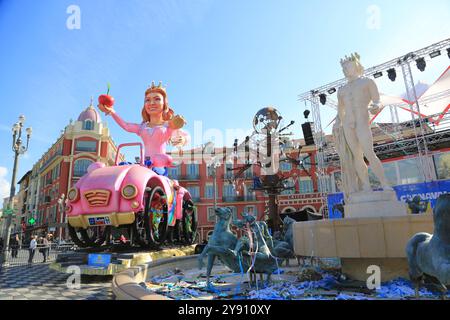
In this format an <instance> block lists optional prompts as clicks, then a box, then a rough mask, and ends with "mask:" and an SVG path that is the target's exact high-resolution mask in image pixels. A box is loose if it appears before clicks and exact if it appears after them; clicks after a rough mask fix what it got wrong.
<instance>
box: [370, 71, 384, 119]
mask: <svg viewBox="0 0 450 320" xmlns="http://www.w3.org/2000/svg"><path fill="white" fill-rule="evenodd" d="M369 93H370V99H371V100H372V104H371V107H370V108H369V111H370V113H372V114H373V115H375V114H377V113H378V112H379V111H380V108H381V98H380V93H379V92H378V87H377V84H376V83H375V81H374V80H372V79H369Z"/></svg>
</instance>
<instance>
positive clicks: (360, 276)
mask: <svg viewBox="0 0 450 320" xmlns="http://www.w3.org/2000/svg"><path fill="white" fill-rule="evenodd" d="M418 232H428V233H433V216H432V215H431V214H424V215H405V216H397V217H378V218H345V219H337V220H320V221H307V222H297V223H295V224H294V251H295V255H297V256H307V257H318V258H333V257H337V258H340V260H341V268H342V269H341V270H342V272H343V273H344V274H346V275H347V276H349V277H351V278H352V279H355V280H360V281H366V280H367V278H368V277H369V276H370V275H371V274H372V272H373V271H372V272H369V273H368V267H369V266H372V265H376V266H379V267H380V269H381V270H380V271H381V281H383V282H384V281H390V280H393V279H395V278H398V277H403V278H408V265H407V260H406V252H405V248H406V244H407V242H408V240H409V239H410V238H411V237H412V236H413V235H415V234H416V233H418Z"/></svg>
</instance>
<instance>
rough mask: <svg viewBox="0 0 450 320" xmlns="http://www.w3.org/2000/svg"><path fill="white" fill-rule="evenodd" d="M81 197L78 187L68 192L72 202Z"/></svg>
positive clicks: (68, 197)
mask: <svg viewBox="0 0 450 320" xmlns="http://www.w3.org/2000/svg"><path fill="white" fill-rule="evenodd" d="M79 198H80V193H79V192H78V189H77V188H70V190H69V193H67V199H69V201H70V202H75V201H78V199H79Z"/></svg>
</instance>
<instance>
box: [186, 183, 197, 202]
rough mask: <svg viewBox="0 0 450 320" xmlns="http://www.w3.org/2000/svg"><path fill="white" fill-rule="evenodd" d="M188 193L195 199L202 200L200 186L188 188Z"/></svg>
mask: <svg viewBox="0 0 450 320" xmlns="http://www.w3.org/2000/svg"><path fill="white" fill-rule="evenodd" d="M186 189H187V191H189V193H190V194H191V197H192V198H193V199H199V198H200V187H199V186H188V187H186Z"/></svg>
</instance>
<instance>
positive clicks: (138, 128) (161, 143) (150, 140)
mask: <svg viewBox="0 0 450 320" xmlns="http://www.w3.org/2000/svg"><path fill="white" fill-rule="evenodd" d="M111 116H112V117H113V119H114V120H115V121H116V122H117V124H118V125H119V126H121V127H122V129H124V130H125V131H128V132H132V133H135V134H137V135H138V136H139V137H141V139H142V141H143V142H144V149H145V153H144V154H145V157H146V158H147V157H150V159H151V161H152V162H153V166H154V167H173V159H172V157H171V156H169V155H168V154H166V146H167V142H168V141H169V139H170V138H171V137H177V136H183V137H184V138H185V144H187V143H188V141H189V134H188V133H187V132H185V131H183V130H181V129H172V128H170V127H169V125H168V124H167V122H166V123H164V124H163V125H160V126H156V127H153V128H150V127H148V126H147V123H141V124H137V123H128V122H125V121H123V119H122V118H121V117H119V115H117V113H116V112H114V111H112V112H111Z"/></svg>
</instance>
